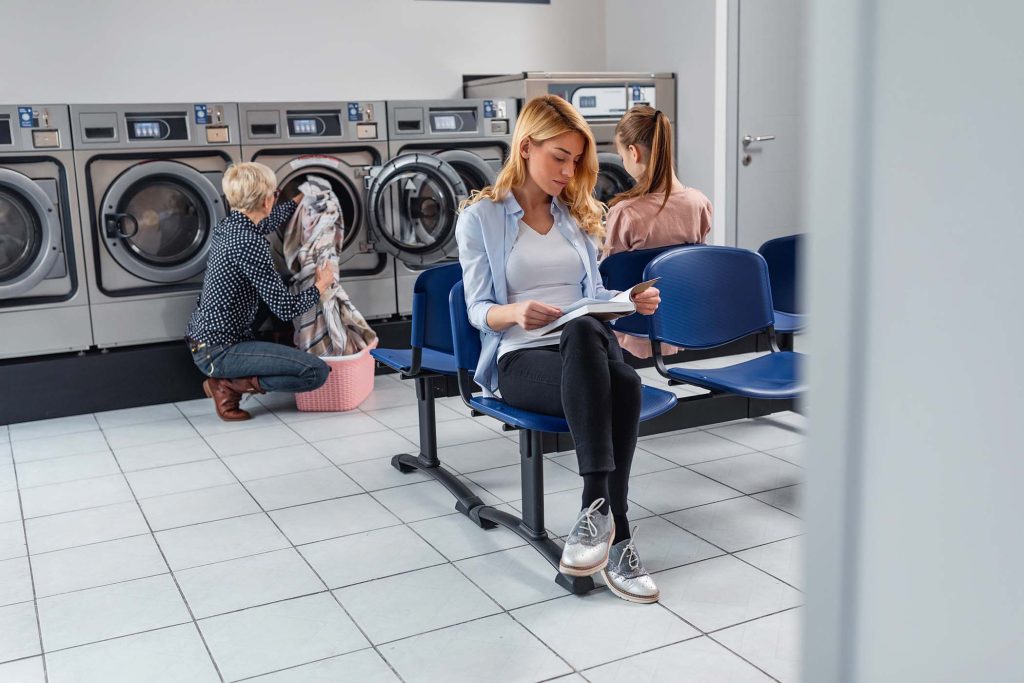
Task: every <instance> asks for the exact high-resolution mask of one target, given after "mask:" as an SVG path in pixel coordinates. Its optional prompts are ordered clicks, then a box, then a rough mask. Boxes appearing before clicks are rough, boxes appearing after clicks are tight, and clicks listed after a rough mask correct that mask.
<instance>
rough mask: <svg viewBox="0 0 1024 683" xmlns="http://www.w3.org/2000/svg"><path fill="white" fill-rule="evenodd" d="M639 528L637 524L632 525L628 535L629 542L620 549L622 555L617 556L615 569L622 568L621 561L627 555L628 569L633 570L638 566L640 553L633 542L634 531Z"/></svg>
mask: <svg viewBox="0 0 1024 683" xmlns="http://www.w3.org/2000/svg"><path fill="white" fill-rule="evenodd" d="M639 530H640V527H639V526H635V527H633V531H632V532H631V533H630V536H629V543H627V544H626V547H625V548H623V549H622V557H620V558H619V562H618V564H617V565H616V566H615V570H616V571H619V570H621V569H622V561H623V560H624V559H626V557H629V571H631V572H635V571H636V570H637V569H639V568H640V554H639V553H638V552H637V551H636V546H635V545H633V543H634V542H635V541H636V532H637V531H639Z"/></svg>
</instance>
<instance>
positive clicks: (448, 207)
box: [367, 154, 469, 267]
mask: <svg viewBox="0 0 1024 683" xmlns="http://www.w3.org/2000/svg"><path fill="white" fill-rule="evenodd" d="M468 194H469V193H468V192H467V190H466V184H465V183H464V182H463V180H462V177H461V176H460V175H459V173H458V171H456V170H455V169H454V168H453V167H452V165H451V164H449V163H448V162H447V161H445V160H444V159H441V158H440V157H439V156H435V155H432V154H403V155H401V156H397V157H395V158H394V159H392V160H390V161H389V162H387V163H386V164H384V165H383V166H382V167H381V168H380V171H379V172H378V173H377V175H376V177H375V178H374V180H373V183H372V184H371V185H370V192H369V195H368V197H367V205H368V207H369V212H368V214H369V215H368V217H369V225H370V230H371V231H372V234H373V239H374V240H375V242H376V245H377V248H378V249H379V250H380V251H383V252H385V253H387V254H391V255H392V256H394V257H395V258H397V259H398V260H399V261H402V262H403V263H405V264H406V265H409V266H413V267H416V266H425V265H429V264H431V263H437V262H438V261H443V260H444V259H447V258H451V257H454V256H456V255H458V251H459V247H458V244H456V242H455V223H456V221H457V220H458V208H459V202H461V201H462V200H463V199H465V198H466V197H467V196H468Z"/></svg>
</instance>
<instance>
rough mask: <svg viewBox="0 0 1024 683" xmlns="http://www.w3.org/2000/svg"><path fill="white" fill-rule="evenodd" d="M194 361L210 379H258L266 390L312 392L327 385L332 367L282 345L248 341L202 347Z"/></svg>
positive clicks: (194, 354)
mask: <svg viewBox="0 0 1024 683" xmlns="http://www.w3.org/2000/svg"><path fill="white" fill-rule="evenodd" d="M191 350H192V360H193V361H194V362H195V364H196V367H197V368H199V371H200V372H202V373H203V374H204V375H206V376H207V377H224V378H234V377H253V376H255V377H258V378H259V382H260V387H262V388H263V390H264V391H312V390H313V389H317V388H319V387H321V386H323V383H324V382H326V381H327V374H328V373H329V372H330V371H331V368H330V366H329V365H327V363H325V362H323V361H322V360H320V359H319V358H317V357H316V356H312V355H310V354H308V353H305V352H304V351H299V350H298V349H293V348H291V347H289V346H284V345H282V344H271V343H270V342H260V341H244V342H239V343H237V344H230V345H226V346H217V345H213V346H211V345H209V344H199V345H198V346H197V347H194V348H193V349H191Z"/></svg>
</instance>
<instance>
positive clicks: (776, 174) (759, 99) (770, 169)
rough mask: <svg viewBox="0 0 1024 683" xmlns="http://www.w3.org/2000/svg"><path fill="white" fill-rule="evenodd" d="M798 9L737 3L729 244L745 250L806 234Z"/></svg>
mask: <svg viewBox="0 0 1024 683" xmlns="http://www.w3.org/2000/svg"><path fill="white" fill-rule="evenodd" d="M803 9H804V3H803V2H802V0H739V21H738V23H739V26H738V36H739V37H738V42H739V50H738V76H737V80H738V84H737V92H738V97H737V116H736V121H737V126H736V130H735V131H734V133H735V135H736V145H735V149H736V154H737V158H736V161H735V168H736V176H735V178H736V221H735V231H736V232H735V244H736V245H737V246H739V247H743V248H746V249H754V250H756V249H757V248H758V247H759V246H761V245H762V244H763V243H764V242H766V241H767V240H769V239H772V238H773V237H781V236H783V235H792V234H794V233H798V232H805V226H803V225H802V224H801V220H800V204H801V197H800V195H801V193H800V188H801V168H800V166H801V154H802V151H801V139H800V134H801V132H802V130H803V129H802V126H801V106H800V105H801V97H802V90H803V89H802V71H801V64H802V61H801V60H802V55H803V42H804V39H803ZM734 54H735V53H734Z"/></svg>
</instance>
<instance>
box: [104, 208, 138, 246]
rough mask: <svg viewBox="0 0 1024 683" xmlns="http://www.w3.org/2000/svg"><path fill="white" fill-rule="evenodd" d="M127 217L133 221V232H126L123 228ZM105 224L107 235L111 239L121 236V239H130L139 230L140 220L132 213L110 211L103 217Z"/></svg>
mask: <svg viewBox="0 0 1024 683" xmlns="http://www.w3.org/2000/svg"><path fill="white" fill-rule="evenodd" d="M125 219H128V220H130V221H131V224H132V231H131V232H125V231H124V230H123V229H122V228H121V226H122V225H123V224H124V221H125ZM103 226H104V228H105V229H106V233H107V237H108V238H110V239H115V238H118V237H120V238H121V239H126V240H129V239H131V238H133V237H135V235H136V234H138V232H139V221H138V220H136V218H135V216H133V215H131V214H130V213H108V214H106V215H105V216H104V217H103Z"/></svg>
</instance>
